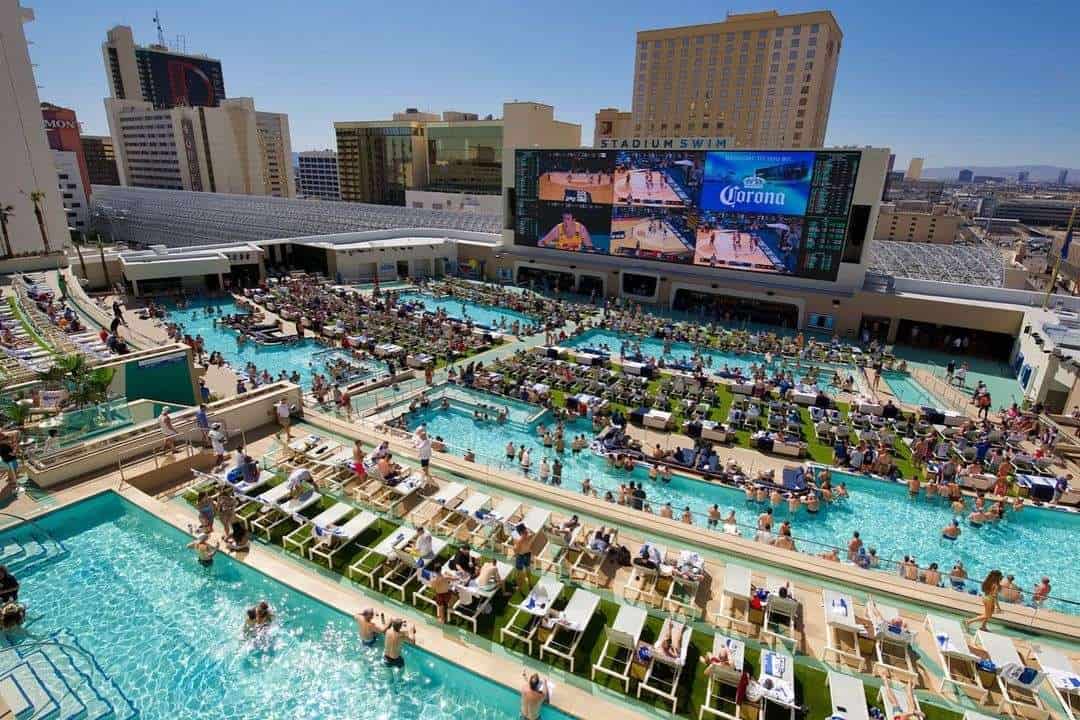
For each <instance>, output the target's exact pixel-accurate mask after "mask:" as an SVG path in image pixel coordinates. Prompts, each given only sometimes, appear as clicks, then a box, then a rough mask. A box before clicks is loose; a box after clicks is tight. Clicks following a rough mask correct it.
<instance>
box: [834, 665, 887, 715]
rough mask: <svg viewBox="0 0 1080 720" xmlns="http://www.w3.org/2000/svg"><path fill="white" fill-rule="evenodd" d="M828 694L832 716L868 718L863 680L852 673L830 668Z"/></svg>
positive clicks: (868, 712)
mask: <svg viewBox="0 0 1080 720" xmlns="http://www.w3.org/2000/svg"><path fill="white" fill-rule="evenodd" d="M829 696H830V697H831V698H832V716H833V717H842V718H844V719H845V720H870V710H869V709H868V708H867V707H866V691H865V689H864V688H863V682H862V680H860V679H859V678H857V677H855V676H854V675H848V674H846V673H839V672H836V671H834V670H830V671H829ZM889 717H892V716H891V715H890V716H889Z"/></svg>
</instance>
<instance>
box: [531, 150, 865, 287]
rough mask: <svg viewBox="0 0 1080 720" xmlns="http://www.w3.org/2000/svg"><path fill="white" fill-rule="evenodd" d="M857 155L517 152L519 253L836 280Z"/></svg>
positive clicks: (714, 151)
mask: <svg viewBox="0 0 1080 720" xmlns="http://www.w3.org/2000/svg"><path fill="white" fill-rule="evenodd" d="M859 157H860V155H859V153H858V152H852V151H820V152H812V151H787V150H777V151H733V150H712V151H700V150H698V151H695V150H683V149H670V150H614V151H613V150H602V149H592V150H583V149H575V150H518V151H517V155H516V166H515V178H516V207H515V223H516V226H515V237H516V240H515V242H516V243H517V244H520V245H526V246H532V247H539V248H547V249H554V250H562V251H566V252H578V253H593V254H602V255H610V256H616V257H626V258H633V259H640V260H651V261H656V262H667V263H676V264H683V265H698V266H704V267H712V268H717V269H727V270H744V271H751V272H763V273H773V274H784V275H792V276H795V277H804V278H811V279H816V280H835V279H836V275H837V272H838V271H839V267H840V261H841V257H842V255H843V250H844V244H845V241H846V238H847V223H848V214H849V212H850V205H851V197H852V194H853V192H854V186H855V177H856V175H857V174H858V166H859Z"/></svg>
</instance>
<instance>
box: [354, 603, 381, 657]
mask: <svg viewBox="0 0 1080 720" xmlns="http://www.w3.org/2000/svg"><path fill="white" fill-rule="evenodd" d="M355 617H356V625H357V628H358V629H359V631H360V644H361V645H363V646H364V647H371V646H372V645H374V644H375V642H376V641H377V640H378V639H379V635H380V634H381V633H382V632H383V631H385V630H386V627H385V626H384V627H379V626H378V625H376V624H375V623H374V622H372V621H373V620H374V619H375V611H374V610H372V609H371V608H364V609H363V610H361V611H360V612H358V613H357V614H356V615H355ZM379 617H380V618H381V619H382V620H383V621H385V620H386V617H385V616H384V615H383V614H382V613H379Z"/></svg>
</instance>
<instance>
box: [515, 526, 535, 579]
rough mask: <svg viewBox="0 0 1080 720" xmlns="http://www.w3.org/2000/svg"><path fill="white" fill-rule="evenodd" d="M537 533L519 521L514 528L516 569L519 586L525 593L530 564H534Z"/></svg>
mask: <svg viewBox="0 0 1080 720" xmlns="http://www.w3.org/2000/svg"><path fill="white" fill-rule="evenodd" d="M535 540H536V535H534V534H533V533H532V532H530V531H529V528H527V527H525V524H524V523H519V524H518V526H517V527H516V528H514V569H515V570H516V571H517V586H518V589H519V590H521V592H522V593H523V594H524V593H525V592H527V591H528V588H529V566H530V565H532V546H533V543H534V541H535Z"/></svg>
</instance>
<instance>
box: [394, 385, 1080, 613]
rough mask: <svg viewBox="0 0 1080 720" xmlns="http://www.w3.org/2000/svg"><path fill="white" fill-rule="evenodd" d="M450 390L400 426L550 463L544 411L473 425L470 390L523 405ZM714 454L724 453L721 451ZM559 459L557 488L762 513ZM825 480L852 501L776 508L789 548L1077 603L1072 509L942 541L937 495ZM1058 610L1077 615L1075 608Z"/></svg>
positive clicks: (945, 513)
mask: <svg viewBox="0 0 1080 720" xmlns="http://www.w3.org/2000/svg"><path fill="white" fill-rule="evenodd" d="M454 393H455V396H456V402H454V403H452V405H451V407H450V408H449V409H448V410H443V409H441V408H440V407H439V403H437V402H434V403H432V404H431V405H430V406H429V407H427V408H423V409H420V410H417V411H415V412H412V413H409V414H408V415H407V416H406V424H407V426H408V428H409V429H410V430H414V429H415V428H416V427H417V426H418V425H420V424H421V423H424V424H426V425H427V428H428V432H429V433H431V434H432V435H433V436H441V437H442V438H444V440H445V441H446V442H447V444H448V445H449V448H448V451H449V452H451V453H455V454H461V453H463V452H464V450H465V449H471V450H473V452H475V453H476V456H477V462H479V463H482V464H485V465H488V466H492V467H498V468H502V469H504V470H510V471H512V472H514V473H517V472H520V466H519V465H518V463H517V462H516V460H515V461H513V462H511V461H509V460H508V459H507V458H506V454H505V448H506V444H507V442H513V443H514V446H515V448H516V447H518V446H520V445H521V444H522V443H524V444H525V445H526V446H527V447H528V448H529V450H530V455H531V460H532V471H531V477H532V478H534V479H535V478H536V477H537V471H538V468H539V466H540V459H541V458H542V457H547V458H548V462H549V464H550V463H551V461H552V460H553V459H554V458H555V456H556V453H555V451H554V449H545V448H544V447H543V445H542V443H541V442H540V438H539V435H538V432H537V427H538V426H539V425H540V424H541V423H545V424H547V426H548V427H551V426H552V422H553V421H552V418H551V415H550V413H544V414H543V415H541V416H540V417H538V418H537V419H536V420H534V421H532V422H528V423H523V422H520V421H514V420H511V421H510V422H507V423H503V424H498V423H496V422H494V421H486V422H485V421H477V420H475V419H474V417H473V414H472V412H471V410H470V409H469V406H467V405H466V404H465V402H466V401H467V400H468V399H469V397H470V396H471V397H472V402H473V403H474V407H475V405H478V404H480V403H484V404H488V405H496V406H501V405H504V404H507V405H517V406H520V405H526V406H528V404H527V403H521V402H520V401H507V400H505V399H503V398H499V397H496V396H493V395H490V394H488V393H481V392H478V391H472V390H468V391H467V390H464V389H462V388H455V389H454ZM533 407H535V406H533ZM537 410H539V408H537ZM512 417H513V416H512ZM533 417H535V415H534V416H533ZM582 433H583V434H585V436H586V437H587V438H591V437H592V432H591V423H590V422H589V421H586V420H576V421H574V422H571V423H569V424H568V425H567V427H566V438H567V445H568V446H569V441H570V440H571V439H572V438H573V437H574V436H576V435H578V434H582ZM719 454H720V457H721V458H722V459H723V458H724V451H723V449H722V448H720V449H719ZM560 459H561V460H562V462H563V475H562V477H563V483H562V486H563V488H565V489H569V490H580V488H581V481H582V480H583V479H584V478H586V477H587V478H589V479H590V481H591V483H592V485H593V486H594V487H595V488H597V490H598V492H599V495H600V497H603V496H604V492H605V491H607V490H610V491H612V494H613V495H616V496H617V495H618V488H619V485H620V484H622V483H626V482H628V481H631V480H633V481H634V482H640V483H644V487H645V491H646V493H647V496H648V497H647V501H648V503H649V504H650V505H652V509H653V511H654V512H656V511H658V510H659V509H660V507H661V505H663V504H664V503H665V502H670V503H671V504H672V506H673V508H674V510H675V516H676V517H678V516H679V514H680V513H681V510H682V508H683V507H685V506H689V507H690V509H691V511H693V512H694V513H696V516H695V518H694V522H695V523H696V524H697V525H699V526H700V525H702V524H703V523H704V519H703V515H704V513H705V512H706V511H707V510H708V508H709V507H710V506H711V505H712V504H713V503H716V504H717V505H719V506H720V509H721V510H722V511H723V514H725V515H726V514H727V512H728V510H730V509H734V510H735V511H736V517H737V518H738V520H739V522H740V523H741V524H743V525H744V526H746V527H751V528H752V527H753V526H754V525H755V524H756V521H757V516H758V514H759V513H760V512H761V511H762V509H763V508H762V507H761V506H758V505H756V504H752V503H747V501H746V498H745V495H744V494H743V492H742V490H739V489H733V488H730V487H725V486H722V485H718V484H714V483H709V482H706V481H703V480H698V479H695V478H691V477H684V476H678V475H677V476H675V477H674V478H673V479H672V481H671V482H670V483H667V484H665V483H662V482H658V481H653V480H649V479H648V473H647V471H646V470H644V469H643V468H641V467H638V468H636V469H635V470H633V471H629V472H628V471H626V470H621V469H615V468H612V467H609V466H608V464H607V461H606V460H605V459H604V458H601V457H600V456H598V455H595V454H594V453H592V452H591V451H589V450H588V449H586V450H583V451H581V452H580V453H572V452H570V451H569V449H568V450H567V451H566V452H565V453H564V454H563V455H562V456H560ZM748 470H749V469H748ZM833 478H834V480H833V483H834V485H835V484H836V483H838V482H841V481H843V482H845V483H847V486H848V490H849V492H850V494H851V497H850V499H848V500H846V501H843V502H841V503H837V504H834V505H832V506H829V507H826V508H824V509H823V510H822V511H821V512H819V513H817V514H816V515H814V514H810V513H808V512H806V511H805V510H800V511H798V512H797V513H796V515H795V516H794V517H792V516H789V514H788V511H787V506H786V504H785V505H782V506H781V507H779V508H777V509H776V510H775V513H774V514H775V517H776V518H777V525H778V524H779V521H782V520H785V519H788V520H790V521H791V523H792V534H793V536H794V537H795V539H796V545H797V546H798V549H799V550H801V551H803V552H810V553H814V554H817V553H820V552H822V551H823V550H824V549H825V547H824V546H825V545H828V546H839V547H846V546H847V542H848V540H849V539H850V538H851V534H852V533H853V532H855V531H859V533H860V534H861V536H862V539H863V542H864V543H865V544H866V545H867V546H868V547H874V548H876V549H877V551H878V556H879V557H881V558H882V559H883V560H896V561H899V560H900V559H902V558H903V556H904V555H914V556H915V557H916V559H917V561H918V562H919V564H920V566H921V567H924V568H925V567H926V566H927V565H928V564H929V563H931V562H937V563H938V565H939V567H940V568H941V569H942V572H943V574H947V573H948V571H949V569H951V568H952V565H953V563H954V562H955V561H956V560H962V561H963V563H964V565H965V566H966V567H967V568H968V573H969V575H970V576H971V577H976V576H978V577H979V578H981V577H982V576H983V575H985V573H986V572H988V571H989V570H991V569H993V568H995V567H1000V568H1001V569H1002V570H1003V571H1004V572H1005V573H1006V574H1008V573H1014V574H1015V575H1016V577H1017V579H1018V580H1019V581H1020V583H1021V587H1023V588H1024V589H1025V590H1030V588H1031V587H1032V586H1033V585H1034V584H1035V582H1036V581H1037V580H1038V579H1039V578H1041V577H1042V576H1043V575H1049V576H1050V578H1051V581H1052V583H1053V587H1054V593H1053V594H1054V595H1055V596H1057V597H1062V598H1077V599H1080V565H1078V564H1077V563H1076V562H1075V557H1074V552H1073V549H1072V547H1073V546H1072V543H1073V538H1075V537H1076V533H1077V532H1080V515H1077V514H1074V513H1065V512H1059V511H1052V510H1040V509H1037V508H1025V509H1024V510H1023V511H1022V512H1021V513H1019V514H1018V515H1014V514H1012V513H1009V514H1008V515H1007V516H1006V517H1007V519H1006V520H1004V521H1002V522H1001V523H998V524H990V525H986V526H984V527H982V528H975V527H973V526H970V525H968V524H967V523H964V522H962V527H963V532H962V535H961V537H960V538H959V539H958V540H956V541H949V540H945V539H944V538H942V537H941V529H942V528H943V527H945V525H946V524H948V523H949V522H951V521H952V519H953V514H952V512H951V510H950V508H949V507H948V505H947V504H945V503H944V502H943V501H941V500H935V501H927V500H926V499H925V498H924V499H920V500H919V501H918V502H913V501H911V500H910V499H909V498H908V495H907V488H906V486H904V485H899V484H896V483H888V482H884V481H881V480H876V479H874V478H870V477H866V476H862V475H854V474H848V473H842V472H834V473H833ZM748 532H749V531H747V530H745V529H744V534H748ZM800 543H801V545H800ZM1058 609H1062V610H1064V611H1066V612H1075V613H1080V606H1078V607H1058Z"/></svg>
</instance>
